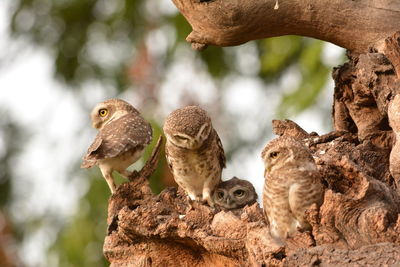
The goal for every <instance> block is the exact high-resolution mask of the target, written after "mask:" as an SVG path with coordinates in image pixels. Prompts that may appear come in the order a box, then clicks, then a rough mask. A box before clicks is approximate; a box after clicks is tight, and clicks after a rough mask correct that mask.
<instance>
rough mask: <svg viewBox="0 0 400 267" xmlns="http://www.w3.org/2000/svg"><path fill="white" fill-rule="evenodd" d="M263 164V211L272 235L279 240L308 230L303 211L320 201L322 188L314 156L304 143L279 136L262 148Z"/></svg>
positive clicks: (308, 226) (320, 202)
mask: <svg viewBox="0 0 400 267" xmlns="http://www.w3.org/2000/svg"><path fill="white" fill-rule="evenodd" d="M261 156H262V159H263V161H264V164H265V173H264V177H265V183H264V190H263V204H264V213H265V215H266V216H267V219H268V221H269V224H270V231H271V235H272V236H273V237H275V238H276V239H278V240H282V239H283V238H287V237H288V236H291V235H293V234H294V233H295V232H296V230H297V229H299V228H300V229H303V230H310V228H311V226H310V224H309V223H308V222H307V221H306V218H305V211H306V209H307V208H309V207H310V206H311V205H312V204H313V203H316V204H317V205H318V207H319V206H320V205H321V204H322V200H323V192H324V191H323V188H322V184H321V180H320V174H319V172H318V170H317V166H316V164H315V162H314V159H313V157H312V155H311V153H310V151H309V150H308V148H307V147H306V146H304V145H303V144H302V143H300V142H299V141H297V140H296V139H294V138H291V137H279V138H276V139H274V140H272V141H271V142H269V143H268V144H267V145H266V147H265V148H264V150H263V151H262V154H261Z"/></svg>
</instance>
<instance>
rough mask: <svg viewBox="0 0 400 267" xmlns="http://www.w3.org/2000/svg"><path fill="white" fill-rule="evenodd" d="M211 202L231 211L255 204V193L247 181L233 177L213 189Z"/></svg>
mask: <svg viewBox="0 0 400 267" xmlns="http://www.w3.org/2000/svg"><path fill="white" fill-rule="evenodd" d="M213 200H214V203H215V204H216V205H218V206H220V207H221V208H223V209H228V210H231V209H237V208H242V207H244V206H246V205H251V204H253V203H255V202H256V201H257V193H256V190H255V189H254V186H253V185H252V184H251V183H250V182H249V181H246V180H242V179H239V178H237V177H233V178H232V179H230V180H228V181H225V182H222V183H220V184H219V185H218V186H217V187H216V188H215V190H214V193H213Z"/></svg>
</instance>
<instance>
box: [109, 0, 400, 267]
mask: <svg viewBox="0 0 400 267" xmlns="http://www.w3.org/2000/svg"><path fill="white" fill-rule="evenodd" d="M195 1H196V2H195ZM174 2H175V3H176V5H177V6H178V8H179V9H180V10H181V11H182V13H183V14H184V15H185V16H186V18H187V19H188V20H189V22H190V23H191V24H192V26H193V28H194V32H195V34H193V33H192V34H191V36H192V37H189V39H190V38H198V36H196V35H197V34H200V35H201V36H202V37H201V38H200V39H190V41H192V42H194V43H196V45H195V46H197V48H201V47H202V46H203V45H205V44H217V45H235V44H239V43H243V42H245V41H248V40H251V39H256V38H263V37H268V36H276V35H282V34H287V33H293V34H300V35H306V36H312V37H317V38H320V39H323V40H328V41H331V42H334V43H336V44H339V45H342V46H343V47H346V48H348V49H350V50H351V52H349V62H347V63H345V64H344V65H342V66H340V67H338V68H335V69H334V71H333V78H334V80H335V90H334V101H333V102H334V103H333V113H332V116H333V120H334V127H335V131H333V132H331V133H328V134H323V135H318V134H316V133H307V132H305V131H304V130H303V129H302V128H301V127H300V126H299V125H297V124H295V123H294V122H292V121H289V120H286V121H273V129H274V132H275V134H277V135H288V136H294V137H296V138H298V139H300V140H302V141H303V142H304V144H305V145H306V146H308V147H309V148H310V151H311V152H312V154H313V156H314V158H315V161H316V163H317V166H318V168H319V171H320V172H321V175H322V177H323V182H324V186H325V197H324V203H323V205H322V206H321V207H320V209H317V208H316V207H315V206H313V207H311V208H310V209H309V210H308V212H307V218H308V220H309V221H310V223H311V225H312V226H313V230H312V232H303V233H298V234H297V235H296V236H294V237H293V238H291V239H289V240H287V243H286V245H285V246H279V245H277V244H276V243H275V242H274V241H273V239H272V238H271V236H270V235H269V230H268V224H267V223H266V221H265V219H264V217H263V215H262V210H261V209H260V207H259V205H258V204H257V203H255V204H254V205H252V206H250V207H245V208H243V209H238V210H234V211H228V212H227V211H220V210H216V209H212V208H210V207H208V206H206V205H202V204H199V203H195V204H194V205H193V208H192V209H191V210H188V209H187V207H188V203H187V200H186V197H185V196H184V194H183V193H182V192H181V191H180V190H177V189H175V188H167V189H165V190H164V191H163V192H162V193H160V194H159V195H154V194H153V193H152V192H151V190H150V188H149V186H148V181H147V179H146V178H145V177H139V178H136V179H133V180H132V181H131V182H129V183H125V184H122V185H121V186H120V187H119V188H118V189H117V192H116V193H115V194H114V195H113V196H112V197H111V198H110V200H109V208H108V225H109V227H108V234H107V237H106V239H105V242H104V254H105V256H106V257H107V259H108V260H109V261H110V262H111V265H112V266H333V265H336V266H394V265H398V264H400V216H399V212H400V195H399V193H400V177H398V176H397V173H400V170H398V171H397V168H400V166H399V167H397V166H398V165H397V161H398V159H397V152H396V151H397V150H398V149H400V148H398V146H400V144H399V143H398V142H397V141H398V140H396V136H398V135H399V134H400V132H399V131H400V129H399V128H400V118H399V119H398V118H397V117H398V116H400V107H397V104H396V103H398V102H400V99H398V98H396V95H397V94H399V92H400V79H399V77H400V57H399V55H400V34H399V33H393V32H394V31H395V29H399V28H400V27H399V25H400V15H399V11H398V9H399V7H400V4H398V3H395V2H396V1H372V0H370V1H340V0H337V1H335V0H330V1H325V0H320V1H313V2H311V1H300V0H292V1H287V0H279V4H280V7H279V9H278V10H277V11H275V10H274V9H273V5H274V3H275V2H274V1H266V0H252V1H245V0H242V1H239V0H229V1H221V0H215V1H206V0H174ZM262 4H263V5H265V6H262ZM256 7H257V8H256ZM307 7H309V8H308V9H307ZM396 8H397V9H396ZM292 9H293V10H292ZM232 10H234V12H232ZM322 10H324V11H322ZM205 11H207V12H205ZM208 11H209V13H208ZM307 12H308V13H307ZM365 12H370V13H365ZM270 13H271V14H272V15H271V16H269V14H270ZM295 13H298V17H296V14H295ZM325 13H326V14H325ZM218 14H226V16H225V17H222V18H220V19H218V23H217V24H216V25H217V27H215V26H212V25H213V22H210V21H211V19H210V18H215V16H217V15H218ZM307 14H308V15H307ZM324 14H325V15H326V17H324V16H325V15H324ZM249 17H251V19H250V18H249ZM271 17H273V18H271ZM367 17H368V19H371V20H372V22H371V23H369V22H368V21H366V20H365V18H367ZM278 18H279V20H277V19H278ZM271 19H272V20H273V21H274V22H271V21H270V20H271ZM322 19H324V21H321V20H322ZM250 20H255V21H254V22H251V23H250V22H249V21H250ZM293 21H295V22H297V23H299V21H300V22H302V23H303V24H304V25H305V26H304V27H301V25H300V26H298V27H297V28H296V29H295V30H296V31H295V32H289V30H288V29H289V28H290V27H291V26H293V25H294V24H296V23H294V22H293ZM305 21H307V23H305ZM224 23H225V24H224ZM246 23H249V24H248V26H246V27H247V28H246V27H244V26H243V25H246ZM351 23H352V24H351ZM312 24H315V25H312ZM350 24H351V25H350ZM235 25H236V26H235ZM238 25H239V26H238ZM240 25H242V26H240ZM270 26H271V27H270ZM279 27H281V28H279ZM278 28H279V29H278ZM257 29H258V30H257ZM285 29H286V30H285ZM205 33H207V34H205ZM211 33H212V34H211ZM356 33H357V35H356ZM392 33H393V34H392ZM391 34H392V35H391ZM204 36H208V37H207V38H206V39H202V38H204ZM354 36H360V38H358V39H354V38H353V37H354ZM361 37H362V38H361ZM369 46H370V48H371V49H367V48H368V47H369ZM397 121H399V123H397ZM392 147H393V152H392V155H391V151H392ZM399 161H400V157H399ZM391 171H392V174H393V175H392V174H391ZM144 173H146V172H144ZM142 176H148V174H146V175H142Z"/></svg>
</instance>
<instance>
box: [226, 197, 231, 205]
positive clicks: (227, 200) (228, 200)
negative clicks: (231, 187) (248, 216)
mask: <svg viewBox="0 0 400 267" xmlns="http://www.w3.org/2000/svg"><path fill="white" fill-rule="evenodd" d="M231 202H232V201H231V198H230V197H228V198H227V199H226V203H228V205H230V204H231Z"/></svg>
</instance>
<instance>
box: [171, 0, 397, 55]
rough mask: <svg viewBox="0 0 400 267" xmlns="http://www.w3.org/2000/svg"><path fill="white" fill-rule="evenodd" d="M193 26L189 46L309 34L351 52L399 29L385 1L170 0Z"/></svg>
mask: <svg viewBox="0 0 400 267" xmlns="http://www.w3.org/2000/svg"><path fill="white" fill-rule="evenodd" d="M172 1H173V2H174V4H175V5H176V6H177V7H178V9H179V10H180V12H181V13H182V14H183V15H184V16H185V18H186V19H187V20H188V22H189V23H190V25H191V26H192V28H193V31H192V32H191V33H190V34H189V36H188V37H187V41H188V42H190V43H192V47H193V48H194V49H199V50H201V49H204V48H205V47H206V46H207V45H217V46H232V45H238V44H242V43H245V42H248V41H250V40H255V39H262V38H267V37H274V36H282V35H289V34H293V35H301V36H308V37H314V38H317V39H320V40H324V41H328V42H331V43H334V44H336V45H339V46H341V47H344V48H346V49H348V50H350V51H353V52H357V53H362V52H367V51H368V48H369V47H370V46H373V45H374V44H375V43H376V42H378V41H382V40H384V39H385V38H386V37H388V36H390V35H392V34H393V33H395V32H396V31H398V30H399V29H400V3H399V2H398V1H386V0H356V1H348V0H333V1H332V0H279V8H278V9H274V6H275V0H229V1H225V0H172Z"/></svg>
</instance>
